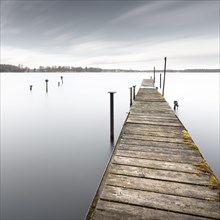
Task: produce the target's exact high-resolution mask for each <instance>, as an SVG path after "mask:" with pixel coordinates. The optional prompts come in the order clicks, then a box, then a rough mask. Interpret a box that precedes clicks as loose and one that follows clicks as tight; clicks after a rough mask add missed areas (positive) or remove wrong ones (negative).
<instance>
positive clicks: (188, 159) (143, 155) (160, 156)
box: [115, 149, 201, 164]
mask: <svg viewBox="0 0 220 220" xmlns="http://www.w3.org/2000/svg"><path fill="white" fill-rule="evenodd" d="M115 155H117V156H123V157H131V158H140V159H149V160H158V161H168V162H177V163H190V164H195V163H199V162H200V161H201V156H199V155H198V156H191V155H187V156H185V155H172V157H171V156H170V154H164V153H159V152H157V153H153V152H138V151H130V150H119V149H117V150H116V153H115Z"/></svg>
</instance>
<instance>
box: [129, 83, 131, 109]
mask: <svg viewBox="0 0 220 220" xmlns="http://www.w3.org/2000/svg"><path fill="white" fill-rule="evenodd" d="M129 89H130V106H132V87H130V88H129Z"/></svg>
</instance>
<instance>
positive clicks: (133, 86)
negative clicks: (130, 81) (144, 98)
mask: <svg viewBox="0 0 220 220" xmlns="http://www.w3.org/2000/svg"><path fill="white" fill-rule="evenodd" d="M135 87H136V86H133V100H135Z"/></svg>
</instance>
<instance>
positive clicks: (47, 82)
mask: <svg viewBox="0 0 220 220" xmlns="http://www.w3.org/2000/svg"><path fill="white" fill-rule="evenodd" d="M45 82H46V93H48V82H49V80H48V79H46V80H45Z"/></svg>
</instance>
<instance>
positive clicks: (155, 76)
mask: <svg viewBox="0 0 220 220" xmlns="http://www.w3.org/2000/svg"><path fill="white" fill-rule="evenodd" d="M155 72H156V71H155V67H154V84H155V80H156V75H155Z"/></svg>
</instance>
